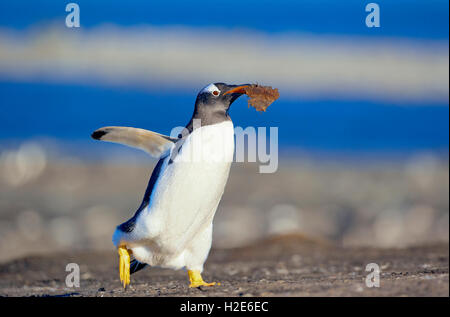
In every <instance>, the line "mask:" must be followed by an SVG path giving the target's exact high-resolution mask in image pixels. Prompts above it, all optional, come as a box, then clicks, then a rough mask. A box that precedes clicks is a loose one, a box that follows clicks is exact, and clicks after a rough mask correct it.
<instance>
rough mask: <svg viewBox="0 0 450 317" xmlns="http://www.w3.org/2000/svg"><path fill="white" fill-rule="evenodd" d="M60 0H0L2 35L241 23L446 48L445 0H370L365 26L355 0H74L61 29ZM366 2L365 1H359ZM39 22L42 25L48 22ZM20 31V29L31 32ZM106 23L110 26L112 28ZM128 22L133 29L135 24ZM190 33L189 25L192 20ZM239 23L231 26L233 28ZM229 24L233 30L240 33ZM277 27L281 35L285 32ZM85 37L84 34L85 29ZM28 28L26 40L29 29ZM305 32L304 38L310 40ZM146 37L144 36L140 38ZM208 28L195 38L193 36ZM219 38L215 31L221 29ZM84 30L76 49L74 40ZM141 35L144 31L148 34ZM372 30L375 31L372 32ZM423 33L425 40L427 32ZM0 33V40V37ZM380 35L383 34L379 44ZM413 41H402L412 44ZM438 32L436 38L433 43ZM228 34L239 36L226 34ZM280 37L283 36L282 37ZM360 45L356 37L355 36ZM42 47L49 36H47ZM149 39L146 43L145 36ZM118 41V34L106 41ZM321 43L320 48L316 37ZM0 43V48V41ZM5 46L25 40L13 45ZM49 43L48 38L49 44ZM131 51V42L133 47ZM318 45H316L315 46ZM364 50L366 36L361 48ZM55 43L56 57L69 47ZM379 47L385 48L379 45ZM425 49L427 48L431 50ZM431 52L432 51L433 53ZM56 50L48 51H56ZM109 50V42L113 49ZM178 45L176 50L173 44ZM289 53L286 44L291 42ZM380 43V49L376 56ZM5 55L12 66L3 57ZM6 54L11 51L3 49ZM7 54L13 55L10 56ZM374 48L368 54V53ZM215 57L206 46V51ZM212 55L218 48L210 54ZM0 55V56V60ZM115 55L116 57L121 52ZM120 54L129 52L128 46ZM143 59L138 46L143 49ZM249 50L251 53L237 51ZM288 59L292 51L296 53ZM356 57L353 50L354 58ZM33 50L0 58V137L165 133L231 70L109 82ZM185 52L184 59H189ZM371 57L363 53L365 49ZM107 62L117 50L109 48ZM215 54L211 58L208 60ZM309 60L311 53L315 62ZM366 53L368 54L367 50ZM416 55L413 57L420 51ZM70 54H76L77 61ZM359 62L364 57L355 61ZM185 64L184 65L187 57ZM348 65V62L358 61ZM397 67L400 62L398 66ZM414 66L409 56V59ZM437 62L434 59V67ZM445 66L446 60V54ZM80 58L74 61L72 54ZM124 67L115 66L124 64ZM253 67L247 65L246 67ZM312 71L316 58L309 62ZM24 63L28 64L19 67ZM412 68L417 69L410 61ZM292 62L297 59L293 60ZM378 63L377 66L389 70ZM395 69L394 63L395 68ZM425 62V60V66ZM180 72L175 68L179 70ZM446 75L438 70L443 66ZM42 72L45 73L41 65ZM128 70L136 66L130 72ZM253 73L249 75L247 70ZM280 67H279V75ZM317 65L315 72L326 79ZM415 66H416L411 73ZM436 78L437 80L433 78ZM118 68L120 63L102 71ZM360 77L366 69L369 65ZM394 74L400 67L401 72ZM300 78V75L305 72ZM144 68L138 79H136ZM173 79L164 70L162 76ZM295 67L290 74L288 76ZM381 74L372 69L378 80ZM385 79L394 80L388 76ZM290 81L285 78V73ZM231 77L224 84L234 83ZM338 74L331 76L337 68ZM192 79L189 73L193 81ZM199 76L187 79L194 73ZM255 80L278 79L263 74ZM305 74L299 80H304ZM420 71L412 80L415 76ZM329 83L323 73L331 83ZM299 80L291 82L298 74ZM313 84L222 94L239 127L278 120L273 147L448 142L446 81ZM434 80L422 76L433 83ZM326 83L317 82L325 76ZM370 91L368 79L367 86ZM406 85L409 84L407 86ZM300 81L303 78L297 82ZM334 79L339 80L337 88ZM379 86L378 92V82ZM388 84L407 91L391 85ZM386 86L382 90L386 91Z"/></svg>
mask: <svg viewBox="0 0 450 317" xmlns="http://www.w3.org/2000/svg"><path fill="white" fill-rule="evenodd" d="M67 3H68V2H67V1H50V0H38V1H28V2H22V1H21V2H16V1H2V2H1V3H0V29H1V30H2V31H3V33H4V34H6V35H8V34H12V35H11V36H13V37H14V38H15V40H16V41H18V39H17V37H19V38H20V37H21V38H23V39H24V41H27V42H30V41H34V42H38V41H41V39H40V38H39V33H41V32H42V33H51V32H53V33H54V34H53V36H54V37H59V36H61V37H62V38H64V36H65V35H57V34H58V32H61V34H69V35H68V36H70V34H71V33H72V34H74V33H75V34H81V32H84V33H83V34H84V35H82V36H85V37H87V36H89V35H86V34H89V32H94V31H93V30H95V29H96V28H98V27H102V26H105V25H109V26H112V25H113V26H114V27H115V28H116V29H115V31H114V29H113V30H112V31H111V32H112V33H114V32H115V34H116V37H115V38H114V40H115V41H117V42H120V40H121V37H127V35H126V34H123V33H126V32H127V30H128V29H129V28H133V27H136V26H137V27H145V25H151V26H152V27H162V28H165V27H177V28H181V29H183V28H187V29H190V30H192V32H193V33H195V32H196V31H197V30H201V31H202V32H203V31H204V30H219V31H218V33H217V38H215V40H217V41H219V42H220V41H221V37H228V36H229V37H234V38H235V40H236V36H237V35H236V34H241V33H245V32H257V34H259V36H265V35H267V36H272V39H273V42H274V45H275V46H276V45H277V36H278V37H282V36H283V35H285V36H288V37H289V36H290V35H292V36H294V38H296V39H297V38H302V37H303V38H304V37H306V38H308V40H310V41H316V42H320V41H321V40H322V41H324V42H327V41H328V39H329V38H330V37H331V38H332V39H333V40H334V41H339V39H343V40H342V41H341V42H344V44H340V45H343V46H349V51H350V52H351V51H352V49H353V47H355V48H358V47H359V45H358V41H361V42H363V43H366V44H365V45H367V42H368V43H375V44H373V47H378V46H382V47H386V46H387V47H388V48H387V50H389V47H390V46H394V47H395V45H396V44H397V43H399V42H400V43H401V42H402V41H403V42H407V43H409V44H408V45H409V46H414V47H416V49H417V50H418V51H420V50H422V49H423V48H425V49H426V48H427V47H428V46H433V45H440V46H439V47H440V48H439V49H440V56H439V57H442V55H443V56H444V57H445V56H447V57H448V49H446V48H445V46H446V45H448V21H449V20H448V2H447V1H378V2H377V3H378V4H379V5H380V8H381V27H380V28H368V27H366V25H365V23H364V21H365V17H366V15H367V13H366V12H365V11H364V7H365V4H366V2H364V1H356V0H355V1H353V0H352V1H339V2H337V1H277V2H276V3H274V2H273V1H244V2H242V1H227V2H219V3H218V2H214V1H171V2H166V1H136V0H134V1H127V2H126V3H124V2H123V1H104V0H98V1H77V3H78V4H79V6H80V9H81V10H80V11H81V28H80V29H67V28H66V27H65V25H64V21H65V17H66V15H67V14H68V13H66V12H65V10H64V9H65V5H66V4H67ZM367 3H368V2H367ZM48 25H51V28H50V30H49V28H48ZM30 30H31V31H30ZM111 32H110V33H111ZM136 32H137V33H139V32H140V31H139V29H138V30H137V31H136ZM199 32H200V31H199ZM236 32H238V33H236ZM239 32H240V33H239ZM286 34H287V35H286ZM93 36H95V35H93ZM32 37H35V38H34V39H30V38H32ZM311 39H312V40H311ZM141 40H142V41H144V42H145V41H146V37H145V36H144V37H142V39H141ZM203 40H204V41H205V42H206V41H209V40H210V39H209V38H201V37H200V39H199V42H196V43H195V45H199V44H198V43H201V42H202V41H203ZM224 40H225V39H224ZM82 41H83V39H81V40H80V42H79V45H80V46H79V47H77V48H76V49H77V50H79V51H80V52H82V51H83V49H84V48H83V42H82ZM148 41H154V39H152V38H149V39H148ZM377 41H378V42H377ZM430 41H431V42H430ZM0 43H1V42H0ZM386 43H388V44H386ZM411 43H412V44H411ZM436 43H437V44H436ZM233 45H239V39H237V40H236V42H233ZM283 45H284V44H283ZM362 46H364V45H362ZM49 47H51V45H49ZM156 47H157V45H156ZM115 48H120V44H117V46H114V47H112V49H115ZM319 48H320V47H319ZM4 49H5V48H4ZM14 49H24V50H26V49H29V50H31V51H32V50H34V48H33V47H29V48H26V47H23V46H21V45H20V44H16V47H15V48H14ZM48 49H49V48H48ZM136 49H137V50H138V48H136ZM324 49H325V50H326V47H325V48H324ZM367 49H368V50H371V49H372V47H370V44H369V47H368V48H367ZM54 50H55V51H58V50H60V51H61V53H62V57H61V59H62V60H65V59H67V60H68V61H67V64H70V56H69V55H67V56H65V53H64V52H63V51H62V50H61V49H60V48H58V46H57V44H56V47H54ZM388 53H389V52H388ZM432 53H436V52H435V51H433V52H432ZM438 53H439V52H438ZM55 54H57V53H55ZM118 54H119V53H118ZM179 54H183V47H180V52H179ZM293 54H295V52H293ZM383 54H384V52H381V53H380V55H383ZM430 54H431V53H430V52H426V53H424V56H423V59H424V60H426V59H430V58H433V56H431V57H430V56H429V55H430ZM4 56H5V54H4V55H3V59H5V62H4V63H5V64H8V65H11V60H6V58H5V57H4ZM13 56H14V55H13ZM16 56H17V55H16ZM375 56H376V54H375ZM209 57H210V60H211V62H212V63H213V62H216V61H215V56H214V52H212V53H211V55H210V56H209ZM221 57H222V56H217V58H221ZM329 57H330V59H331V62H332V63H336V64H339V63H340V61H339V58H338V57H337V58H336V59H334V60H333V52H330V55H329ZM1 58H2V56H1V55H0V59H1ZM124 58H127V57H126V56H125V57H124ZM130 58H131V57H130ZM144 58H145V56H144ZM245 58H248V59H249V60H251V59H252V56H251V55H248V56H246V57H245ZM298 58H299V59H301V58H302V56H301V54H299V57H298ZM357 58H358V56H355V59H357ZM42 60H43V61H39V60H38V61H35V63H37V64H40V63H47V65H46V66H45V67H43V68H41V69H39V68H37V69H32V70H31V71H29V72H27V69H25V71H23V73H24V74H22V75H21V76H16V71H17V72H19V71H18V69H19V70H20V68H21V67H23V63H20V61H17V63H20V64H21V65H22V66H18V67H17V68H13V67H11V68H8V69H5V68H7V67H6V66H5V67H3V69H2V68H1V67H0V105H1V112H2V113H1V117H0V125H1V129H0V139H1V141H2V143H3V144H9V142H7V141H8V140H23V139H27V138H33V137H51V138H56V139H65V140H66V141H70V140H73V141H77V142H81V143H82V142H83V140H85V141H86V143H89V142H90V140H89V138H88V136H89V133H90V131H92V130H93V129H96V128H97V127H100V126H103V125H130V126H137V127H144V128H148V129H151V130H156V131H160V132H162V133H169V132H170V130H171V129H172V127H174V126H179V125H184V124H185V123H186V121H187V120H188V119H189V117H190V115H191V111H192V107H193V103H194V100H195V96H196V93H197V92H198V91H199V90H200V88H201V87H202V86H204V85H206V84H208V83H209V82H217V81H227V80H228V81H232V82H233V76H232V74H231V75H230V74H227V76H224V78H222V77H221V76H220V72H219V73H217V72H212V73H211V74H210V76H208V74H207V69H206V75H205V70H204V69H203V70H202V73H201V75H199V76H198V78H196V75H195V68H194V70H193V71H192V72H193V74H192V73H189V74H188V75H189V76H192V77H193V80H189V78H188V75H186V78H184V79H182V80H179V79H178V78H176V77H177V73H176V70H175V71H174V72H170V73H167V74H161V75H160V77H164V80H160V78H158V76H152V74H151V72H152V69H149V71H148V73H149V75H148V76H150V77H151V78H150V80H147V81H146V80H142V79H141V77H139V76H140V75H139V74H135V75H136V76H134V77H133V74H134V73H133V74H132V75H131V77H133V78H131V79H130V80H129V82H128V81H127V79H124V80H123V81H118V83H113V84H111V81H110V80H108V78H105V77H102V78H95V79H93V80H91V79H90V73H89V71H87V70H83V71H81V73H78V71H74V76H73V78H71V74H70V68H68V69H66V70H63V71H62V72H60V73H56V74H51V72H52V69H57V68H61V69H64V68H65V67H66V65H65V63H64V62H61V61H58V62H55V63H54V64H52V63H51V61H50V62H49V61H45V58H43V59H42ZM188 61H189V59H188ZM369 61H370V59H369ZM110 62H111V67H114V65H117V63H120V60H119V59H117V60H114V57H112V59H111V61H110ZM218 62H220V61H218ZM319 62H320V61H319ZM373 62H374V63H376V58H375V60H374V61H373ZM419 62H420V61H419ZM80 63H81V62H80ZM362 65H364V64H362ZM194 66H195V64H194ZM360 66H361V65H360V64H356V65H355V67H360ZM406 66H407V67H408V65H406ZM413 66H414V65H413ZM441 66H442V67H445V66H446V65H445V63H444V64H442V65H438V66H437V67H441ZM447 66H448V63H447ZM80 67H83V65H81V66H80ZM124 67H126V65H125V66H124ZM255 67H256V66H255ZM311 67H312V68H313V69H315V70H317V72H320V71H321V65H320V64H317V65H312V66H311ZM29 68H32V65H31V66H30V67H29ZM418 70H419V68H418ZM298 71H299V72H301V71H302V70H301V69H299V70H298ZM390 71H392V70H389V69H386V77H390V76H392V75H391V74H390ZM394 71H395V72H396V70H394ZM429 71H430V72H433V69H430V70H429ZM180 72H183V69H180ZM443 72H444V75H445V72H447V74H448V69H447V70H445V69H444V70H443ZM49 73H50V75H49ZM135 73H137V71H136V72H135ZM253 73H254V76H251V75H253ZM253 73H250V75H246V76H241V74H236V81H235V82H241V81H240V80H241V79H248V80H250V81H252V82H261V78H259V77H258V72H257V71H255V72H253ZM281 75H282V74H281ZM338 75H339V73H338V74H333V73H331V74H328V73H327V72H326V71H325V72H323V73H321V74H320V76H322V77H323V78H324V81H326V80H327V76H338ZM413 75H414V76H420V75H421V74H416V73H415V74H413ZM434 75H435V76H436V77H438V78H437V79H436V80H441V79H442V80H444V82H443V85H445V84H446V83H447V84H448V81H447V82H445V79H444V78H439V76H440V75H439V74H434ZM110 76H111V77H113V76H115V77H120V73H118V74H114V73H112V74H111V75H110ZM355 76H360V77H361V78H358V79H357V80H358V81H364V80H365V79H364V77H368V78H369V79H370V76H371V74H370V73H367V74H364V75H361V74H356V75H355ZM405 76H410V75H409V74H406V75H405ZM305 77H306V75H305ZM147 79H148V78H147ZM172 79H173V80H172ZM295 80H296V77H293V78H292V81H295ZM380 80H382V78H381V79H380ZM396 80H397V81H396V82H395V83H394V84H395V85H398V86H401V85H402V81H403V79H402V77H401V76H399V78H398V79H396ZM286 81H289V78H287V79H286ZM235 82H233V83H235ZM336 82H339V78H337V79H336ZM194 83H195V84H194ZM197 83H198V84H197ZM262 83H263V84H268V85H273V86H276V85H277V80H276V78H275V79H274V82H271V81H270V76H269V77H268V79H266V77H264V78H263V82H262ZM306 83H308V82H306ZM426 83H427V82H426V81H424V82H419V83H417V85H421V86H423V85H426ZM331 84H333V82H332V83H331ZM298 85H299V86H301V85H302V83H301V82H300V83H299V84H298ZM313 85H314V87H315V88H317V86H319V88H317V89H316V90H315V93H314V94H308V93H304V94H301V93H300V94H295V93H294V94H293V93H292V91H294V90H295V85H292V86H293V88H292V87H290V88H289V89H288V90H286V89H284V86H283V83H280V85H279V86H277V87H279V88H280V91H281V98H280V100H279V101H277V102H276V103H275V104H274V105H273V106H272V107H271V108H270V109H269V111H268V112H267V113H266V114H262V115H261V114H257V113H255V112H254V111H253V110H248V109H247V107H246V101H245V100H244V98H242V100H239V101H238V102H236V103H235V104H234V105H233V108H232V113H231V114H232V118H233V120H234V122H235V124H236V125H239V126H243V127H246V126H279V128H280V131H279V141H280V145H281V148H282V149H283V148H292V147H294V148H296V147H298V148H301V149H303V150H311V151H369V152H370V151H378V152H379V151H382V152H396V153H411V152H414V151H421V150H432V151H442V150H444V151H446V149H447V148H448V143H449V134H448V129H449V119H448V117H449V108H448V88H447V91H445V88H442V87H440V88H439V89H441V90H442V89H444V91H443V93H442V91H440V92H439V93H440V96H439V97H438V98H435V96H433V95H435V91H434V89H435V88H434V87H429V90H428V91H426V93H425V95H424V94H422V95H420V96H419V97H417V98H415V97H411V98H395V94H396V92H395V91H394V92H390V95H391V97H387V98H374V95H373V93H368V94H366V93H365V92H364V91H362V92H361V91H358V88H357V87H355V89H354V91H351V90H350V91H348V90H346V91H345V92H344V93H335V91H334V90H333V89H328V88H326V87H325V88H324V89H321V87H320V78H319V84H318V83H314V84H313ZM432 85H433V83H431V84H430V86H432ZM324 86H325V84H324ZM374 89H375V90H377V89H378V88H377V87H375V88H374ZM409 89H411V90H412V91H414V90H415V87H414V86H411V87H409ZM305 90H307V88H305ZM336 90H339V87H337V88H336ZM377 93H378V94H379V95H383V94H384V92H383V91H382V90H381V91H379V92H378V91H377ZM398 94H399V95H400V94H408V91H406V92H405V91H399V92H398ZM392 95H393V96H392Z"/></svg>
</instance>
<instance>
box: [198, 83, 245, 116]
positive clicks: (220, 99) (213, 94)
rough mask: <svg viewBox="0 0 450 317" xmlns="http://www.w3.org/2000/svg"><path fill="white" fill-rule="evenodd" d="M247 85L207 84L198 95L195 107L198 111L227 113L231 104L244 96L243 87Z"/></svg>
mask: <svg viewBox="0 0 450 317" xmlns="http://www.w3.org/2000/svg"><path fill="white" fill-rule="evenodd" d="M248 85H249V84H244V85H227V84H224V83H214V84H209V85H208V86H206V87H204V88H203V89H202V90H201V91H200V92H199V93H198V95H197V100H196V101H195V107H196V109H198V110H200V111H201V110H205V111H225V112H226V113H227V112H228V110H229V108H230V106H231V104H232V103H233V102H234V101H235V100H236V99H237V98H239V97H240V96H242V95H243V94H245V90H244V87H245V86H248Z"/></svg>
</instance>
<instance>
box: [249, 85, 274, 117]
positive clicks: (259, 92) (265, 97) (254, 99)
mask: <svg viewBox="0 0 450 317" xmlns="http://www.w3.org/2000/svg"><path fill="white" fill-rule="evenodd" d="M244 90H245V93H246V95H247V96H248V97H249V99H248V107H249V108H250V106H252V107H253V108H255V109H256V110H257V111H266V109H267V107H269V106H270V105H271V104H272V103H273V102H274V101H275V100H277V99H278V97H280V93H279V92H278V89H277V88H272V87H270V86H259V85H250V86H245V87H244Z"/></svg>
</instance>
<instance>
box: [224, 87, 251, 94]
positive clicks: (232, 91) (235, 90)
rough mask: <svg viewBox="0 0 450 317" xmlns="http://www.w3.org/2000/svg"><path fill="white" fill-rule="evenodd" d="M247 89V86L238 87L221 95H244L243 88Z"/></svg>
mask: <svg viewBox="0 0 450 317" xmlns="http://www.w3.org/2000/svg"><path fill="white" fill-rule="evenodd" d="M247 87H249V86H248V85H244V86H238V87H235V88H233V89H230V90H228V91H227V92H226V93H224V94H223V95H224V96H225V95H227V94H233V93H239V94H245V88H247Z"/></svg>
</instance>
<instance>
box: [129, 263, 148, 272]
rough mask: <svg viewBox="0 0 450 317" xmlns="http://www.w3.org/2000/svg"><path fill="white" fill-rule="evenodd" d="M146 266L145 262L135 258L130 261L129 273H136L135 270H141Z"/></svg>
mask: <svg viewBox="0 0 450 317" xmlns="http://www.w3.org/2000/svg"><path fill="white" fill-rule="evenodd" d="M146 266H147V264H145V263H141V262H139V261H137V260H133V261H131V264H130V274H133V273H136V272H138V271H140V270H142V269H143V268H145V267H146Z"/></svg>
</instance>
